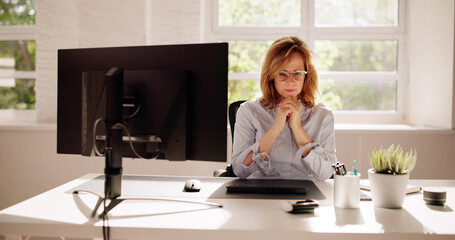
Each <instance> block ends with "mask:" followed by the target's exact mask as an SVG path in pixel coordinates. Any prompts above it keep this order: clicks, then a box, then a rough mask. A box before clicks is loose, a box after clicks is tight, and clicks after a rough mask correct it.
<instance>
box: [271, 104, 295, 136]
mask: <svg viewBox="0 0 455 240" xmlns="http://www.w3.org/2000/svg"><path fill="white" fill-rule="evenodd" d="M291 115H292V110H291V109H290V108H289V107H282V106H281V103H280V104H279V105H278V113H277V115H276V118H275V123H274V124H273V127H272V128H275V129H277V131H278V132H282V131H283V129H284V126H286V122H287V121H288V119H289V117H290V116H291Z"/></svg>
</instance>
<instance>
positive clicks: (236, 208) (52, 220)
mask: <svg viewBox="0 0 455 240" xmlns="http://www.w3.org/2000/svg"><path fill="white" fill-rule="evenodd" d="M98 175H99V174H88V175H86V176H83V177H81V178H78V179H76V180H74V181H71V182H69V183H67V184H64V185H62V186H60V187H57V188H55V189H52V190H50V191H48V192H45V193H43V194H40V195H38V196H36V197H33V198H30V199H28V200H26V201H24V202H21V203H19V204H16V205H14V206H11V207H9V208H6V209H4V210H2V211H1V212H0V235H2V234H3V235H31V236H50V237H59V236H64V237H75V238H94V237H102V221H101V220H99V219H97V218H96V219H92V218H90V213H91V209H93V207H94V206H95V203H96V201H97V197H95V196H93V195H89V194H79V195H76V194H67V193H65V192H66V191H68V190H69V189H71V188H74V187H76V186H78V185H80V184H81V183H84V182H86V181H88V180H90V179H93V178H95V177H96V176H98ZM228 180H231V179H229V178H226V181H228ZM410 183H411V184H416V185H421V186H422V187H423V188H424V189H425V188H426V187H443V188H444V189H446V190H447V203H446V205H445V206H431V205H426V204H425V202H424V201H423V197H422V193H418V194H413V195H408V196H407V197H406V198H405V201H404V205H403V208H402V209H383V208H376V207H374V206H373V203H372V202H371V201H362V202H361V203H360V209H339V208H335V207H334V206H333V200H332V192H333V186H332V184H333V182H332V181H331V180H327V181H324V182H316V185H317V186H318V187H319V188H320V190H321V191H322V192H323V193H324V195H325V196H326V197H327V199H326V200H323V201H320V207H319V208H317V209H316V210H315V213H314V214H289V213H286V212H284V211H282V210H281V209H280V208H279V203H280V200H257V199H253V200H251V199H250V200H247V199H191V200H201V201H205V200H208V201H211V202H216V203H220V204H223V205H224V207H223V208H213V207H207V206H202V205H196V204H189V203H181V202H168V201H142V200H141V201H124V202H123V203H121V204H120V205H118V206H117V207H116V208H114V209H113V210H112V211H111V212H110V217H109V225H110V226H111V238H113V239H145V238H146V239H229V240H232V239H304V238H305V239H350V240H352V239H366V238H368V239H388V240H389V239H413V240H414V239H452V240H453V239H455V212H454V211H455V180H411V182H410ZM182 186H183V185H182Z"/></svg>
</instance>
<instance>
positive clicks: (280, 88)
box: [273, 52, 305, 101]
mask: <svg viewBox="0 0 455 240" xmlns="http://www.w3.org/2000/svg"><path fill="white" fill-rule="evenodd" d="M304 70H305V66H304V63H303V58H302V56H301V55H300V54H299V53H296V52H295V53H292V54H291V56H289V61H288V62H287V63H286V64H284V65H283V66H281V68H280V69H278V72H277V73H275V75H274V78H273V81H274V84H275V89H276V90H277V92H278V94H280V96H281V99H280V101H281V100H283V99H284V98H287V97H294V98H296V97H297V96H298V95H299V94H300V92H301V91H302V88H303V83H304V79H305V76H303V78H302V77H300V78H298V77H294V75H296V76H297V74H294V73H296V72H298V71H304ZM283 72H286V73H288V74H289V77H287V78H286V77H285V76H284V77H283V75H285V74H283ZM280 73H281V74H280Z"/></svg>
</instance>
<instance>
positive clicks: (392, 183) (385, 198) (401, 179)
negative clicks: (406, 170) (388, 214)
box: [368, 168, 409, 208]
mask: <svg viewBox="0 0 455 240" xmlns="http://www.w3.org/2000/svg"><path fill="white" fill-rule="evenodd" d="M368 179H370V187H371V196H372V199H373V204H374V205H375V206H377V207H382V208H401V207H402V206H403V200H404V197H405V196H406V187H407V185H408V181H409V174H396V175H393V174H383V173H376V172H375V171H374V169H373V168H371V169H369V170H368Z"/></svg>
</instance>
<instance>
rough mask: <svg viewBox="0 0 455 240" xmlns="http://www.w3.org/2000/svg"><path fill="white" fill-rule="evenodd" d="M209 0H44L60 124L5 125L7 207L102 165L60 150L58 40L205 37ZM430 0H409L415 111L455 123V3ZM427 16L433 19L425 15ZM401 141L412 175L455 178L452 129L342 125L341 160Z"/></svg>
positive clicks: (135, 167)
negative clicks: (413, 161)
mask: <svg viewBox="0 0 455 240" xmlns="http://www.w3.org/2000/svg"><path fill="white" fill-rule="evenodd" d="M204 2H205V1H203V0H191V1H177V0H151V1H147V0H135V1H128V2H127V1H122V0H98V1H92V0H79V1H72V0H59V1H54V0H40V1H37V6H36V7H37V30H36V33H37V42H38V44H37V45H38V49H37V76H38V77H37V86H36V87H37V91H38V95H37V109H38V110H37V115H38V116H37V118H38V120H39V121H40V122H51V124H50V125H44V126H43V125H42V124H39V125H38V126H29V127H27V126H18V127H11V126H0V209H3V208H5V207H7V206H9V205H11V204H14V203H16V202H18V201H21V200H24V199H26V198H28V197H31V196H34V195H36V194H38V193H40V192H43V191H46V190H48V189H51V188H53V187H55V186H58V185H61V184H63V183H65V182H67V181H69V180H72V179H74V178H77V177H79V176H81V175H84V174H86V173H89V172H97V173H101V172H102V171H103V168H104V166H103V164H104V161H103V160H102V159H94V158H86V157H81V156H76V155H74V156H73V155H57V154H56V130H55V129H56V127H55V120H56V113H57V110H56V109H57V105H56V99H57V91H56V89H57V84H56V83H57V49H60V48H76V47H98V46H124V45H143V44H150V43H153V44H162V43H183V42H199V41H201V39H203V37H202V36H204V29H203V27H202V26H204V24H205V21H207V20H206V19H207V16H201V14H199V11H201V10H203V7H204ZM429 2H430V1H423V0H413V1H408V8H409V11H408V12H409V13H408V14H409V16H410V17H409V21H408V24H409V25H410V34H411V35H410V36H411V37H410V39H409V40H408V42H409V45H410V47H409V51H411V52H410V53H409V57H410V60H409V61H410V67H409V76H410V83H409V88H410V92H409V102H412V103H413V105H412V106H409V110H410V115H409V116H408V117H409V119H410V122H412V123H415V124H417V125H433V126H434V125H436V126H442V127H445V128H452V127H453V126H452V125H451V122H452V121H453V119H452V116H453V115H454V111H453V89H454V86H453V66H454V54H453V48H454V41H453V29H454V20H453V16H454V4H453V1H450V0H440V1H431V3H432V4H429ZM428 5H431V6H428ZM429 10H431V11H429ZM414 11H415V12H414ZM422 12H425V13H424V14H423V13H422ZM420 14H422V16H421V15H420ZM420 18H427V19H426V20H425V21H423V22H421V20H420ZM428 22H432V23H433V25H431V26H430V25H428ZM432 27H434V28H436V29H438V30H432ZM419 29H421V30H419ZM441 34H442V36H441ZM426 48H430V49H431V51H430V50H428V51H427V50H425V49H426ZM438 62H441V63H440V64H437V63H438ZM429 67H430V68H429ZM429 73H431V74H429ZM414 79H416V80H414ZM429 83H431V84H429ZM427 86H428V87H427ZM433 87H434V88H435V89H436V90H432V88H433ZM428 91H432V92H433V91H434V92H435V93H433V97H431V98H424V97H423V96H428V95H427V94H426V92H428ZM439 93H440V94H439ZM414 102H415V103H417V104H415V105H414ZM430 103H431V104H430ZM414 106H415V107H414ZM448 115H449V116H448ZM392 143H395V144H401V145H403V146H404V147H405V149H409V148H410V147H411V146H412V147H416V148H417V150H418V152H419V157H418V163H417V167H416V169H415V170H414V172H413V173H412V175H411V177H412V178H450V179H454V174H453V173H452V172H451V170H452V169H454V168H455V161H454V157H453V156H455V147H454V146H455V133H454V131H452V130H415V129H410V130H399V131H396V130H376V131H373V130H337V131H336V144H337V151H338V152H337V156H338V158H339V160H341V161H344V162H346V163H351V162H352V161H353V160H354V159H356V160H357V161H358V163H359V168H360V171H361V173H362V174H363V176H364V177H366V169H368V168H369V165H368V161H367V157H368V153H369V152H370V151H371V150H372V149H373V148H374V147H376V146H379V145H384V146H387V145H390V144H392ZM224 166H225V163H206V162H167V161H142V160H125V161H124V172H125V173H126V174H132V173H143V174H171V175H204V176H210V175H211V174H212V172H213V170H214V169H218V168H224Z"/></svg>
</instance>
